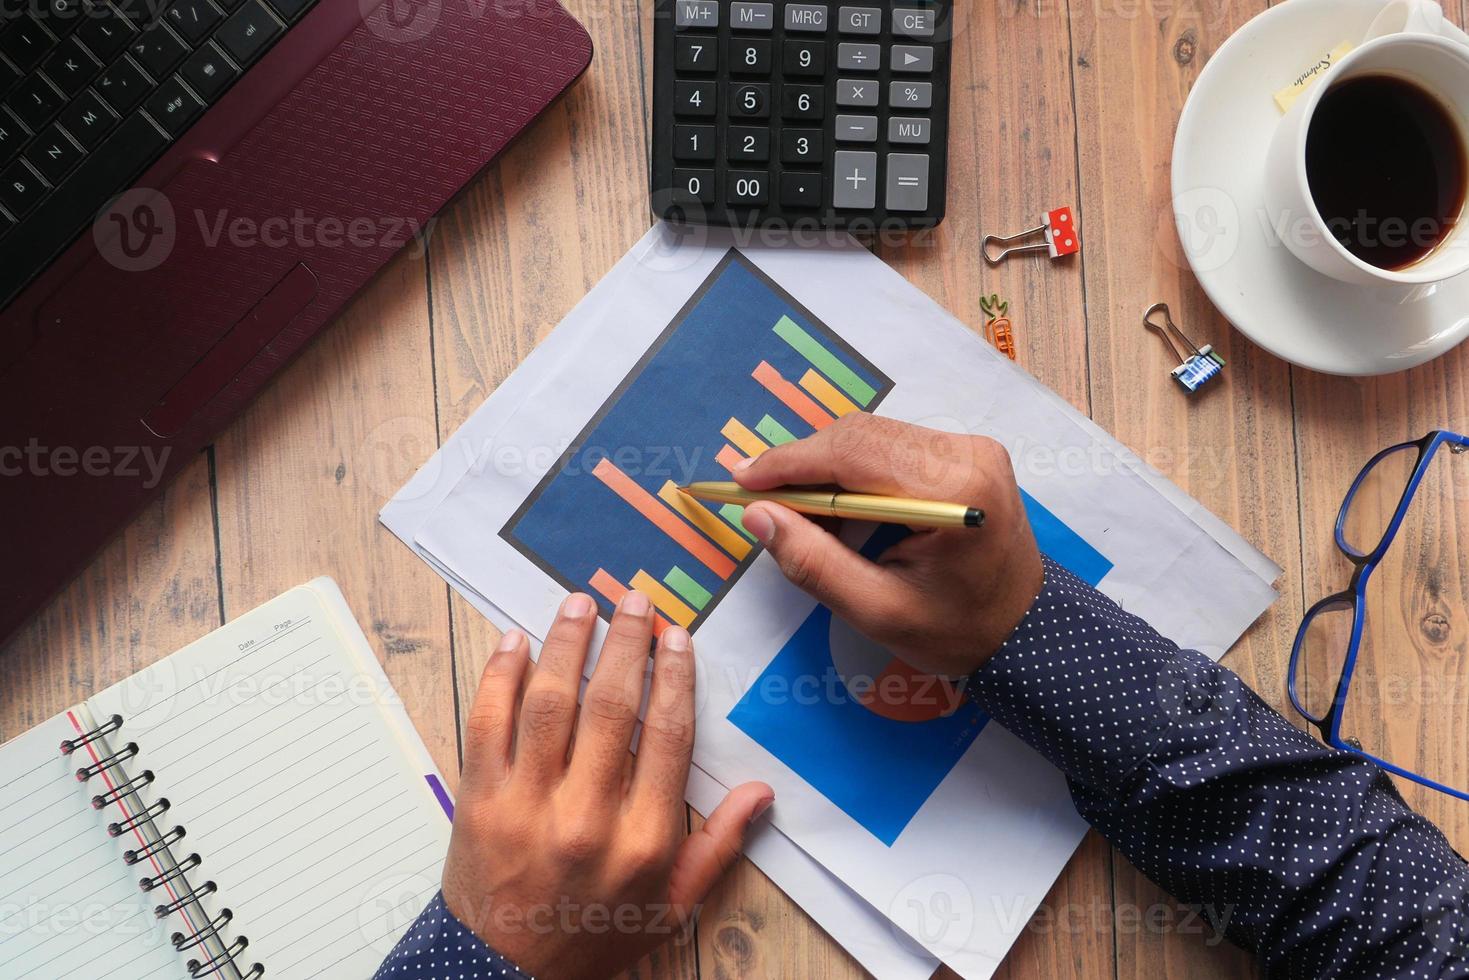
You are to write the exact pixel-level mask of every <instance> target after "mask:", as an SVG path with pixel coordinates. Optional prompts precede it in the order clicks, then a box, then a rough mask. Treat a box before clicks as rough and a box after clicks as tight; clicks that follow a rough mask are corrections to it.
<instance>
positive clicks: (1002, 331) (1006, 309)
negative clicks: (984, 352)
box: [979, 295, 1015, 361]
mask: <svg viewBox="0 0 1469 980" xmlns="http://www.w3.org/2000/svg"><path fill="white" fill-rule="evenodd" d="M979 308H980V309H981V310H984V315H985V316H986V317H988V320H987V322H986V323H985V325H984V336H985V339H986V340H988V341H989V342H990V343H991V344H994V345H995V347H997V348H999V351H1000V353H1002V354H1004V355H1005V356H1006V357H1008V358H1010V360H1012V361H1013V360H1015V325H1014V324H1012V323H1011V322H1010V304H1009V303H1008V302H1005V301H1002V300H1001V299H1000V297H999V296H998V295H994V296H986V297H983V298H982V299H980V301H979Z"/></svg>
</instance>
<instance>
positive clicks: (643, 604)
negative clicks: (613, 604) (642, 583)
mask: <svg viewBox="0 0 1469 980" xmlns="http://www.w3.org/2000/svg"><path fill="white" fill-rule="evenodd" d="M618 608H619V609H621V610H622V611H623V612H625V613H627V614H628V615H629V616H646V615H648V597H647V596H645V595H643V594H642V593H641V592H629V593H627V594H626V595H624V596H623V597H622V602H620V603H618Z"/></svg>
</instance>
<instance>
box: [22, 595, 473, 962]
mask: <svg viewBox="0 0 1469 980" xmlns="http://www.w3.org/2000/svg"><path fill="white" fill-rule="evenodd" d="M452 813H453V811H452V804H451V803H450V800H449V796H448V794H447V793H446V792H445V790H444V785H443V781H442V779H441V778H440V775H439V773H438V771H437V770H436V769H435V768H434V764H433V762H432V761H431V760H430V758H429V756H428V752H427V751H426V750H425V748H424V746H423V743H422V742H421V741H420V740H419V738H418V736H417V734H416V733H415V732H414V730H413V726H412V725H411V724H410V722H409V720H408V716H407V714H406V713H405V712H404V711H403V708H402V705H401V704H400V702H399V701H398V699H397V696H396V695H395V694H394V692H393V689H392V687H391V686H390V685H389V683H388V680H387V677H386V676H384V674H383V672H382V669H381V668H380V667H379V665H378V662H377V659H376V658H375V657H374V656H373V653H372V650H371V648H370V647H369V646H368V644H367V640H366V638H365V637H364V636H363V635H362V631H361V629H359V628H358V626H357V624H356V621H355V620H354V619H353V617H352V615H351V613H350V611H349V610H348V608H347V604H346V602H345V601H344V600H343V598H342V595H341V592H340V591H339V590H338V589H337V587H336V584H335V583H333V582H332V581H331V580H330V579H317V580H316V581H314V582H312V583H310V584H308V585H304V586H301V587H300V588H297V589H293V590H292V591H290V592H288V593H286V594H285V595H283V596H281V597H280V598H278V599H275V600H273V601H271V602H269V603H267V604H266V605H264V606H261V607H260V608H259V609H256V610H255V611H253V612H251V613H249V614H247V615H245V616H243V617H241V618H240V619H238V620H236V621H235V622H233V623H231V624H229V625H228V626H225V627H223V628H221V629H219V630H217V631H215V632H214V633H211V634H210V635H209V636H207V637H205V638H204V639H202V640H200V641H198V642H197V643H194V644H192V645H191V646H188V647H186V648H185V649H183V650H181V651H180V652H178V653H176V654H174V655H173V656H171V657H169V658H167V659H166V660H163V661H161V662H159V663H157V664H155V665H154V666H152V667H150V668H148V669H147V670H144V671H142V672H140V673H138V674H135V675H133V676H132V677H131V678H129V679H128V680H126V681H123V682H122V683H120V684H118V685H116V686H114V687H112V688H110V689H108V690H106V691H103V692H101V693H99V694H97V695H94V696H93V697H91V698H88V699H87V700H86V701H84V702H82V703H81V704H78V705H76V706H75V707H73V708H71V709H69V710H67V711H65V712H63V713H62V714H60V715H58V716H56V717H55V718H52V719H51V720H50V721H47V722H45V723H43V724H41V725H39V726H37V727H36V728H34V729H32V730H31V731H29V732H27V733H25V734H23V735H21V736H19V737H17V738H15V739H13V740H11V741H10V742H8V743H7V744H5V745H4V746H3V747H0V840H3V841H4V842H5V846H4V847H3V848H0V977H4V978H6V980H59V978H63V977H65V978H73V977H84V976H85V977H96V976H107V977H123V978H133V980H176V978H181V977H221V978H224V980H256V978H261V977H269V978H271V980H309V978H337V977H340V978H352V980H362V978H364V977H369V976H371V975H372V973H373V971H374V970H375V969H376V968H377V967H378V965H379V964H380V963H381V962H382V960H383V957H384V956H385V955H386V954H387V953H388V951H389V950H391V949H392V947H393V944H394V943H395V942H396V941H397V939H398V937H399V936H400V935H401V934H402V932H403V931H404V930H405V929H406V928H407V926H408V925H409V924H410V923H411V922H412V921H413V919H414V918H415V917H416V916H417V915H418V913H419V911H421V910H422V908H423V906H424V905H425V904H426V903H427V902H428V901H429V899H431V898H432V897H433V895H434V893H435V891H436V890H437V889H438V886H439V876H440V872H441V870H442V866H443V861H444V854H445V851H446V848H447V847H448V843H449V828H450V819H451V817H452Z"/></svg>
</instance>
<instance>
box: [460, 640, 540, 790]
mask: <svg viewBox="0 0 1469 980" xmlns="http://www.w3.org/2000/svg"><path fill="white" fill-rule="evenodd" d="M529 665H530V641H529V640H527V639H526V636H525V634H524V633H522V632H521V631H520V630H511V631H510V632H509V633H506V634H505V635H504V636H503V637H502V638H501V639H500V645H499V647H498V648H496V650H495V652H494V653H493V654H491V655H490V659H489V660H488V661H487V662H486V663H485V669H484V671H483V672H482V673H481V674H480V676H479V690H478V691H476V692H475V695H474V705H473V706H472V707H471V708H470V709H469V722H468V724H467V725H466V730H465V739H464V783H465V786H466V787H493V786H497V785H499V784H500V783H503V782H504V781H505V777H506V776H508V775H509V774H510V753H511V747H512V745H513V743H514V740H515V708H516V705H517V704H518V703H519V701H520V692H521V687H522V685H523V684H524V683H525V675H526V668H527V667H528V666H529Z"/></svg>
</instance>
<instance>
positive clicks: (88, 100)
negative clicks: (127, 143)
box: [61, 89, 117, 150]
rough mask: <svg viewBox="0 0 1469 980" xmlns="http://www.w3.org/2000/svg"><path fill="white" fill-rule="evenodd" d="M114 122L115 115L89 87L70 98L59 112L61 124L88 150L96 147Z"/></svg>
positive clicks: (115, 119)
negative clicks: (69, 101) (68, 102)
mask: <svg viewBox="0 0 1469 980" xmlns="http://www.w3.org/2000/svg"><path fill="white" fill-rule="evenodd" d="M116 124H117V117H116V116H114V115H113V114H112V110H110V109H108V108H107V105H106V103H104V102H103V101H102V100H101V99H100V98H98V97H97V93H96V92H93V91H92V90H91V89H87V90H86V91H85V92H83V93H82V94H81V95H78V96H77V97H76V98H75V99H72V100H71V103H70V104H69V105H68V106H67V107H66V108H65V109H64V110H62V113H61V125H62V126H64V127H66V131H67V132H68V133H70V134H71V135H72V136H73V137H74V138H75V139H76V141H77V142H78V143H80V144H82V146H84V147H86V148H87V149H89V150H94V149H96V148H97V144H98V143H100V142H102V137H104V136H106V135H107V134H108V133H109V132H111V131H112V127H113V126H114V125H116Z"/></svg>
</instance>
